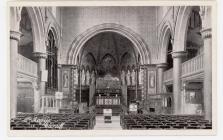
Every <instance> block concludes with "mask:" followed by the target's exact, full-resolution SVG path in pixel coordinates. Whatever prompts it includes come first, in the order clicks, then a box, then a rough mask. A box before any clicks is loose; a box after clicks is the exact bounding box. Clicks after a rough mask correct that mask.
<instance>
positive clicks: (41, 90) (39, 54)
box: [34, 52, 47, 111]
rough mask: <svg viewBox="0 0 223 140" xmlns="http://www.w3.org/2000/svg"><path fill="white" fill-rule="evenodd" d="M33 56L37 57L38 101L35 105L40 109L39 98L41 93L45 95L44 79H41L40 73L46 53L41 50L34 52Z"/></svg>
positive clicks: (44, 62) (44, 64)
mask: <svg viewBox="0 0 223 140" xmlns="http://www.w3.org/2000/svg"><path fill="white" fill-rule="evenodd" d="M34 56H35V57H37V59H38V87H39V96H38V97H39V99H37V100H39V102H38V105H36V106H37V107H38V108H39V109H38V110H39V111H40V99H41V97H42V96H43V95H45V86H46V79H42V73H43V72H45V70H46V58H47V55H46V54H45V53H42V52H35V53H34Z"/></svg>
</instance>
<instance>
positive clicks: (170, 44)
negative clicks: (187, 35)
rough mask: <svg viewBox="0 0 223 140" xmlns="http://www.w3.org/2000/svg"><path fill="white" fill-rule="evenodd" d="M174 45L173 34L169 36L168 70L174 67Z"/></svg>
mask: <svg viewBox="0 0 223 140" xmlns="http://www.w3.org/2000/svg"><path fill="white" fill-rule="evenodd" d="M172 51H173V46H172V43H171V36H170V37H169V41H168V47H167V64H168V65H167V68H166V69H167V70H168V69H171V68H172V67H173V58H172Z"/></svg>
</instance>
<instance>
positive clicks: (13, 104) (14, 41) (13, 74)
mask: <svg viewBox="0 0 223 140" xmlns="http://www.w3.org/2000/svg"><path fill="white" fill-rule="evenodd" d="M20 36H21V33H20V32H17V31H10V118H15V117H16V113H17V56H18V42H19V40H20Z"/></svg>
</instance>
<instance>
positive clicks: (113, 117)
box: [9, 6, 212, 130]
mask: <svg viewBox="0 0 223 140" xmlns="http://www.w3.org/2000/svg"><path fill="white" fill-rule="evenodd" d="M9 18H10V129H11V130H85V129H94V130H103V129H108V130H110V129H120V130H121V129H127V130H135V129H139V130H144V129H146V130H147V129H156V130H159V129H160V130H161V129H167V130H172V129H212V67H211V65H212V53H211V52H212V51H211V50H212V38H211V34H212V32H211V29H212V25H211V18H212V17H211V7H209V6H140V7H137V6H121V7H116V6H114V7H112V6H106V7H103V6H98V7H97V6H93V7H87V6H82V7H72V6H70V7H60V6H58V7H10V17H9Z"/></svg>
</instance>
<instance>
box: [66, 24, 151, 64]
mask: <svg viewBox="0 0 223 140" xmlns="http://www.w3.org/2000/svg"><path fill="white" fill-rule="evenodd" d="M108 31H110V32H115V33H118V34H120V35H123V36H124V37H126V38H127V39H129V40H130V41H131V42H132V43H133V44H134V47H135V50H137V51H138V53H139V54H140V56H141V57H140V58H141V60H140V63H141V64H150V63H151V60H150V53H149V49H148V46H147V45H146V43H145V41H144V40H143V39H142V38H141V37H140V36H139V35H138V34H136V33H135V32H133V31H132V30H131V29H129V28H127V27H125V26H123V25H119V24H115V23H105V24H100V25H96V26H94V27H92V28H90V29H88V30H86V31H85V32H84V33H82V34H80V35H78V36H77V37H76V38H75V39H74V41H73V42H72V44H71V46H70V48H69V50H68V54H67V64H75V65H77V64H78V61H77V60H78V54H79V53H80V52H81V48H82V47H83V45H84V44H85V43H86V42H87V41H88V40H89V39H90V38H92V37H93V36H95V35H97V34H99V33H102V32H108Z"/></svg>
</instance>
